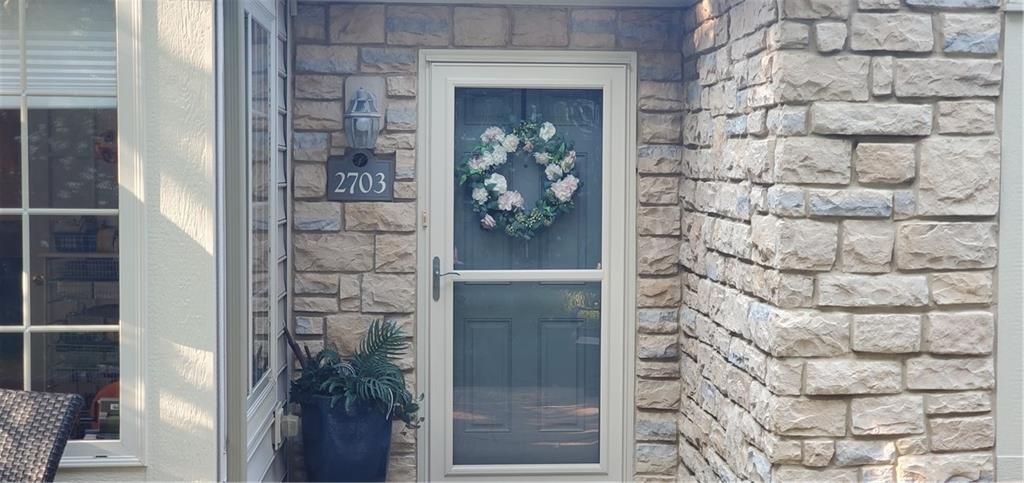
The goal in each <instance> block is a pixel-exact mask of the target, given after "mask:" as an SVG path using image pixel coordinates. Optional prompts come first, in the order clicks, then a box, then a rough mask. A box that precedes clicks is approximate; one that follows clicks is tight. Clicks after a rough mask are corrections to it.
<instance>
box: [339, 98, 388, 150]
mask: <svg viewBox="0 0 1024 483" xmlns="http://www.w3.org/2000/svg"><path fill="white" fill-rule="evenodd" d="M380 118H381V116H380V110H379V108H378V107H377V96H375V95H374V94H373V93H372V92H370V91H368V90H366V89H365V88H363V87H360V88H359V89H358V90H356V94H355V99H352V103H351V104H349V106H348V110H346V111H345V136H346V137H347V138H348V144H349V146H351V147H353V148H355V149H373V148H374V147H376V146H377V134H378V133H380Z"/></svg>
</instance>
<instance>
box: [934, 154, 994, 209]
mask: <svg viewBox="0 0 1024 483" xmlns="http://www.w3.org/2000/svg"><path fill="white" fill-rule="evenodd" d="M920 160H921V165H920V169H919V177H920V183H919V188H918V189H919V193H918V200H917V203H918V213H919V214H922V215H934V216H943V215H979V216H992V215H995V214H996V212H997V211H998V209H999V162H1000V144H999V139H998V138H995V137H984V138H961V137H957V138H953V137H933V138H929V139H926V140H924V141H922V142H921V151H920Z"/></svg>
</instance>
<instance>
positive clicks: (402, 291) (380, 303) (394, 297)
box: [362, 273, 416, 313]
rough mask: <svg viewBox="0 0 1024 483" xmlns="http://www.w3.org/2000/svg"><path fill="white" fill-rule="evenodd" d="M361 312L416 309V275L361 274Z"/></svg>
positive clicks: (396, 311) (403, 311) (409, 310)
mask: <svg viewBox="0 0 1024 483" xmlns="http://www.w3.org/2000/svg"><path fill="white" fill-rule="evenodd" d="M362 292H363V306H362V309H363V312H369V313H411V312H414V311H415V310H416V276H415V275H392V274H382V273H366V274H363V288H362Z"/></svg>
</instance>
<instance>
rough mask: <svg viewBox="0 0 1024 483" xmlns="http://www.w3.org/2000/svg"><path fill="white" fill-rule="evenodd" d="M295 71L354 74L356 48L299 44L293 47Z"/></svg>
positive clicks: (357, 63)
mask: <svg viewBox="0 0 1024 483" xmlns="http://www.w3.org/2000/svg"><path fill="white" fill-rule="evenodd" d="M295 71H296V72H298V73H314V74H354V73H356V72H358V71H359V59H358V50H356V48H355V47H352V46H348V45H310V44H300V45H299V46H298V47H296V48H295Z"/></svg>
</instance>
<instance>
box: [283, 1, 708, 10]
mask: <svg viewBox="0 0 1024 483" xmlns="http://www.w3.org/2000/svg"><path fill="white" fill-rule="evenodd" d="M301 3H366V0H302V1H301ZM373 3H385V4H393V3H398V4H433V5H456V6H457V5H500V6H510V7H531V6H536V7H605V8H612V7H633V8H680V7H687V6H690V5H692V4H693V3H695V2H693V1H692V0H513V1H510V2H503V1H501V0H448V1H441V0H376V1H375V2H373Z"/></svg>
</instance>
